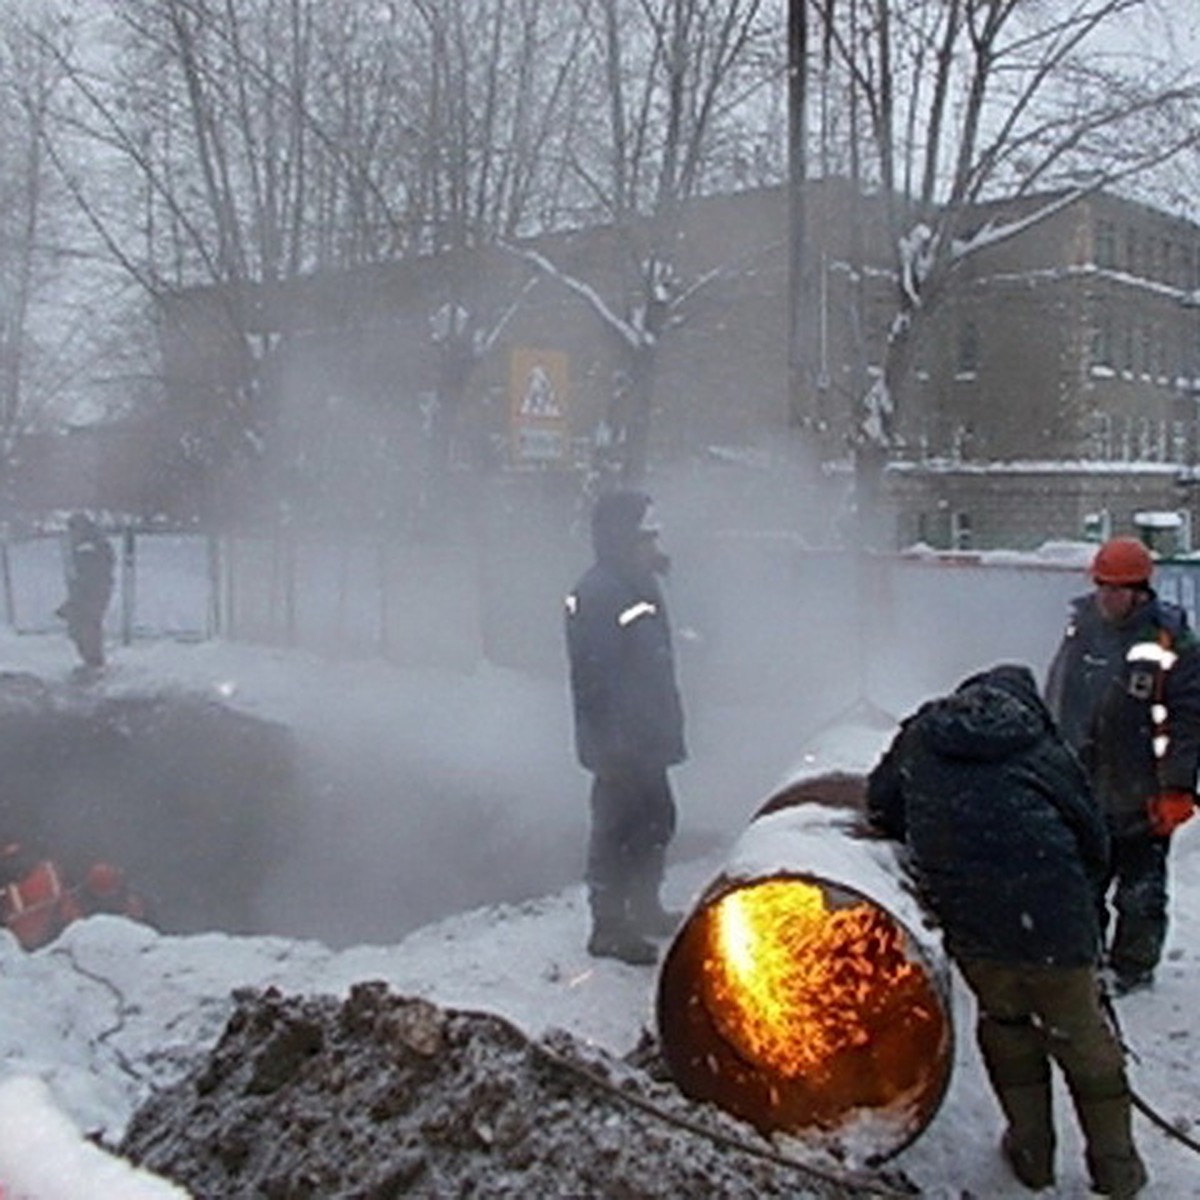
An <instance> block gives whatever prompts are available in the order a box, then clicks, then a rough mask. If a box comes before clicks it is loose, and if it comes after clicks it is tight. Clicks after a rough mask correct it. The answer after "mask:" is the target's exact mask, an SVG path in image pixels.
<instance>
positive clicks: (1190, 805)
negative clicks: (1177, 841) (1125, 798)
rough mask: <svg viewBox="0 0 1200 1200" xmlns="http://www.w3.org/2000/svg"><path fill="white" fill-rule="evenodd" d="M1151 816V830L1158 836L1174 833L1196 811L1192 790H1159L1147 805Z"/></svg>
mask: <svg viewBox="0 0 1200 1200" xmlns="http://www.w3.org/2000/svg"><path fill="white" fill-rule="evenodd" d="M1146 810H1147V814H1148V815H1149V817H1150V832H1151V833H1154V834H1156V835H1157V836H1158V837H1166V836H1167V835H1168V834H1171V833H1174V832H1175V830H1176V829H1178V828H1179V826H1180V825H1182V824H1183V823H1184V821H1187V820H1188V819H1190V818H1191V816H1192V814H1193V813H1195V811H1196V800H1195V797H1194V796H1193V795H1192V793H1191V792H1159V793H1158V795H1157V796H1152V797H1151V798H1150V800H1149V802H1148V803H1147V805H1146Z"/></svg>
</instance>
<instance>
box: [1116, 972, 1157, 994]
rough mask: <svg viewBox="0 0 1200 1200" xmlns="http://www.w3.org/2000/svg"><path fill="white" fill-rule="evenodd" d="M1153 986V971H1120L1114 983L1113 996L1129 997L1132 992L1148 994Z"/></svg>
mask: <svg viewBox="0 0 1200 1200" xmlns="http://www.w3.org/2000/svg"><path fill="white" fill-rule="evenodd" d="M1153 986H1154V972H1153V971H1118V972H1117V973H1116V974H1115V975H1114V976H1113V981H1112V989H1113V994H1114V995H1116V996H1128V995H1129V994H1130V993H1131V992H1146V991H1149V990H1150V988H1152V987H1153Z"/></svg>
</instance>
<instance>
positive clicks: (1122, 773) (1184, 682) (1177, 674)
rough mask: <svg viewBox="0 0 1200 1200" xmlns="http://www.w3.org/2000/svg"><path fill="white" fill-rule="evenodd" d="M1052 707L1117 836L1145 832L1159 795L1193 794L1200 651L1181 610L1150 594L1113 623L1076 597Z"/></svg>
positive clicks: (1050, 680)
mask: <svg viewBox="0 0 1200 1200" xmlns="http://www.w3.org/2000/svg"><path fill="white" fill-rule="evenodd" d="M1046 703H1047V704H1048V705H1049V707H1050V711H1051V712H1052V713H1053V714H1054V717H1055V719H1056V720H1057V721H1058V723H1059V726H1060V727H1061V729H1062V731H1063V735H1064V736H1065V737H1066V739H1067V741H1068V742H1069V743H1070V744H1071V745H1072V746H1073V747H1074V748H1075V750H1076V751H1077V753H1078V754H1079V756H1080V758H1081V760H1082V761H1083V764H1084V767H1085V768H1086V769H1087V771H1088V774H1089V776H1090V778H1091V782H1092V787H1093V789H1094V791H1095V793H1096V798H1097V801H1098V802H1099V804H1100V807H1101V809H1102V810H1103V811H1104V813H1105V815H1106V817H1107V818H1108V821H1109V824H1110V828H1112V830H1113V831H1114V832H1116V833H1120V834H1127V833H1136V832H1142V831H1144V830H1145V829H1146V828H1147V827H1148V822H1147V817H1146V801H1147V800H1148V799H1149V798H1150V797H1151V796H1153V795H1154V794H1155V793H1157V792H1159V791H1185V792H1191V791H1193V790H1194V789H1195V786H1196V769H1197V764H1198V761H1200V648H1198V647H1197V642H1196V637H1195V634H1194V633H1193V632H1192V630H1191V629H1190V628H1189V626H1188V622H1187V615H1186V614H1185V613H1184V611H1183V610H1182V609H1181V608H1179V607H1178V606H1176V605H1174V604H1170V603H1168V602H1166V601H1164V600H1160V599H1158V597H1157V596H1155V595H1154V594H1153V593H1151V596H1150V599H1149V600H1148V601H1147V602H1146V603H1145V604H1143V605H1141V606H1140V607H1139V608H1138V609H1137V610H1136V611H1135V612H1133V613H1131V614H1130V616H1129V617H1127V618H1126V619H1125V620H1124V621H1122V622H1120V623H1118V624H1114V623H1112V622H1110V621H1105V620H1104V619H1103V617H1101V615H1100V611H1099V609H1098V608H1097V607H1096V604H1095V601H1094V599H1093V597H1092V596H1091V595H1088V596H1082V597H1080V598H1078V599H1076V600H1074V601H1073V602H1072V605H1071V616H1070V620H1069V622H1068V624H1067V629H1066V632H1065V634H1064V635H1063V639H1062V642H1061V644H1060V645H1059V648H1058V652H1057V653H1056V655H1055V657H1054V661H1053V662H1052V663H1051V665H1050V671H1049V675H1048V677H1047V681H1046ZM1160 706H1161V707H1160ZM1159 717H1161V718H1163V719H1162V720H1158V719H1156V718H1159ZM1156 738H1161V740H1160V741H1159V742H1158V744H1157V747H1156V744H1155V741H1156Z"/></svg>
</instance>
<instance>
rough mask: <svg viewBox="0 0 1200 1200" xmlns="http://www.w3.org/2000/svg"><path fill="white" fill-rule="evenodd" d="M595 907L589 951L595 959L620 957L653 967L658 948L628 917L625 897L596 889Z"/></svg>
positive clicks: (592, 900)
mask: <svg viewBox="0 0 1200 1200" xmlns="http://www.w3.org/2000/svg"><path fill="white" fill-rule="evenodd" d="M589 902H590V904H591V909H592V936H591V937H590V938H589V939H588V944H587V950H588V953H589V954H590V955H591V956H592V957H593V958H616V959H620V961H621V962H626V963H629V964H630V965H631V966H635V967H649V966H653V965H654V964H655V963H656V962H657V961H658V951H657V950H656V949H655V948H654V945H653V943H651V942H648V941H646V939H645V938H644V937H642V936H641V934H640V933H639V932H638V931H637V929H635V928H634V926H633V925H632V923H631V922H630V920H629V917H628V916H627V909H628V905H627V903H626V901H625V898H624V896H618V895H615V894H614V893H613V892H612V891H610V890H608V889H605V890H599V889H593V890H592V892H591V895H590V897H589Z"/></svg>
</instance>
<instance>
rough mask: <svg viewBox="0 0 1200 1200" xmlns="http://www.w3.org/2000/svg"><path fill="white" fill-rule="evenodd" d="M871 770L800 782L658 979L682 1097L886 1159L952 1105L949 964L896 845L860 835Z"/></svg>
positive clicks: (674, 946) (733, 858) (667, 1045)
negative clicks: (945, 1103)
mask: <svg viewBox="0 0 1200 1200" xmlns="http://www.w3.org/2000/svg"><path fill="white" fill-rule="evenodd" d="M863 790H864V781H863V779H862V777H861V776H856V775H845V774H827V775H821V776H817V777H815V778H811V779H806V780H800V781H797V782H795V783H793V784H791V785H789V786H788V787H787V788H785V789H784V790H783V791H782V792H780V793H778V794H777V795H776V796H774V797H772V798H771V799H770V800H768V801H767V803H766V804H764V805H763V806H762V808H761V809H760V810H759V811H758V813H757V814H756V816H755V817H754V819H753V821H752V822H751V824H750V825H749V826H748V828H747V829H746V830H745V832H744V833H743V834H742V836H741V838H740V839H739V840H738V842H737V843H736V844H735V846H734V847H733V850H732V852H731V855H730V858H729V861H728V863H727V864H726V866H725V868H724V869H723V870H722V871H721V873H720V874H719V875H718V876H717V877H716V878H715V879H714V880H713V881H712V883H711V884H709V886H708V887H707V888H706V889H705V891H704V892H703V893H702V895H701V896H700V899H699V900H698V901H697V903H696V905H695V907H694V908H693V909H692V911H691V913H690V914H689V916H688V917H687V919H686V920H685V921H684V922H683V924H682V926H681V927H680V929H679V931H678V933H677V934H676V935H675V938H674V940H673V941H672V943H671V946H670V948H669V950H668V952H667V955H666V957H665V959H664V960H663V965H662V968H661V970H660V973H659V978H658V994H657V1004H656V1008H657V1024H658V1033H659V1040H660V1042H661V1045H662V1049H663V1054H664V1057H665V1058H666V1061H667V1064H668V1066H669V1067H670V1070H671V1073H672V1075H673V1076H674V1078H675V1081H676V1083H677V1084H678V1085H679V1087H680V1089H681V1090H682V1091H684V1092H685V1093H687V1094H688V1095H690V1096H692V1097H694V1098H696V1099H700V1100H708V1101H712V1102H714V1103H716V1104H718V1105H719V1106H720V1107H722V1108H724V1109H726V1110H727V1111H729V1112H731V1113H734V1114H735V1115H737V1116H739V1117H741V1118H743V1119H744V1120H747V1121H750V1122H751V1123H753V1124H754V1125H756V1126H757V1127H758V1128H759V1129H760V1130H762V1131H763V1132H764V1133H768V1134H770V1133H784V1134H790V1135H793V1136H796V1137H800V1138H803V1139H804V1140H806V1141H810V1142H817V1143H820V1144H823V1145H828V1146H836V1147H837V1148H839V1149H840V1150H841V1151H842V1152H843V1153H847V1154H849V1155H852V1156H853V1157H854V1158H855V1159H857V1160H858V1161H860V1162H868V1163H870V1162H881V1161H883V1160H884V1159H887V1158H890V1157H891V1156H892V1155H894V1154H896V1153H898V1152H899V1151H900V1150H902V1149H903V1148H904V1147H905V1146H907V1145H908V1144H909V1143H910V1142H911V1141H912V1140H913V1139H914V1138H916V1137H917V1136H918V1135H919V1134H920V1133H921V1131H922V1130H923V1129H924V1128H925V1127H926V1126H927V1125H928V1124H929V1122H930V1121H931V1120H932V1119H933V1116H934V1114H935V1113H936V1112H937V1110H938V1108H939V1106H940V1105H941V1102H942V1098H943V1097H944V1095H945V1091H946V1087H947V1085H948V1083H949V1079H950V1069H951V1065H952V1063H953V1057H954V1054H953V1050H954V1035H953V1024H952V1019H951V1010H950V1001H949V997H950V984H949V972H948V969H947V966H946V960H945V956H944V954H943V952H942V949H941V944H940V941H939V939H938V937H937V935H936V932H935V931H933V929H932V928H931V926H930V922H929V919H928V918H927V917H926V916H925V914H924V912H923V911H922V909H921V906H920V904H919V903H918V901H917V899H916V898H915V896H914V895H913V894H912V892H911V890H910V889H909V888H908V887H907V886H906V884H905V880H904V876H903V873H902V872H901V870H900V868H899V865H898V863H897V860H896V857H895V853H894V849H893V847H892V846H891V845H889V844H888V843H886V842H882V841H879V840H873V839H870V838H867V837H864V836H863V833H862V829H861V821H860V820H859V816H858V814H859V812H860V811H861V806H862V798H863Z"/></svg>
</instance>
